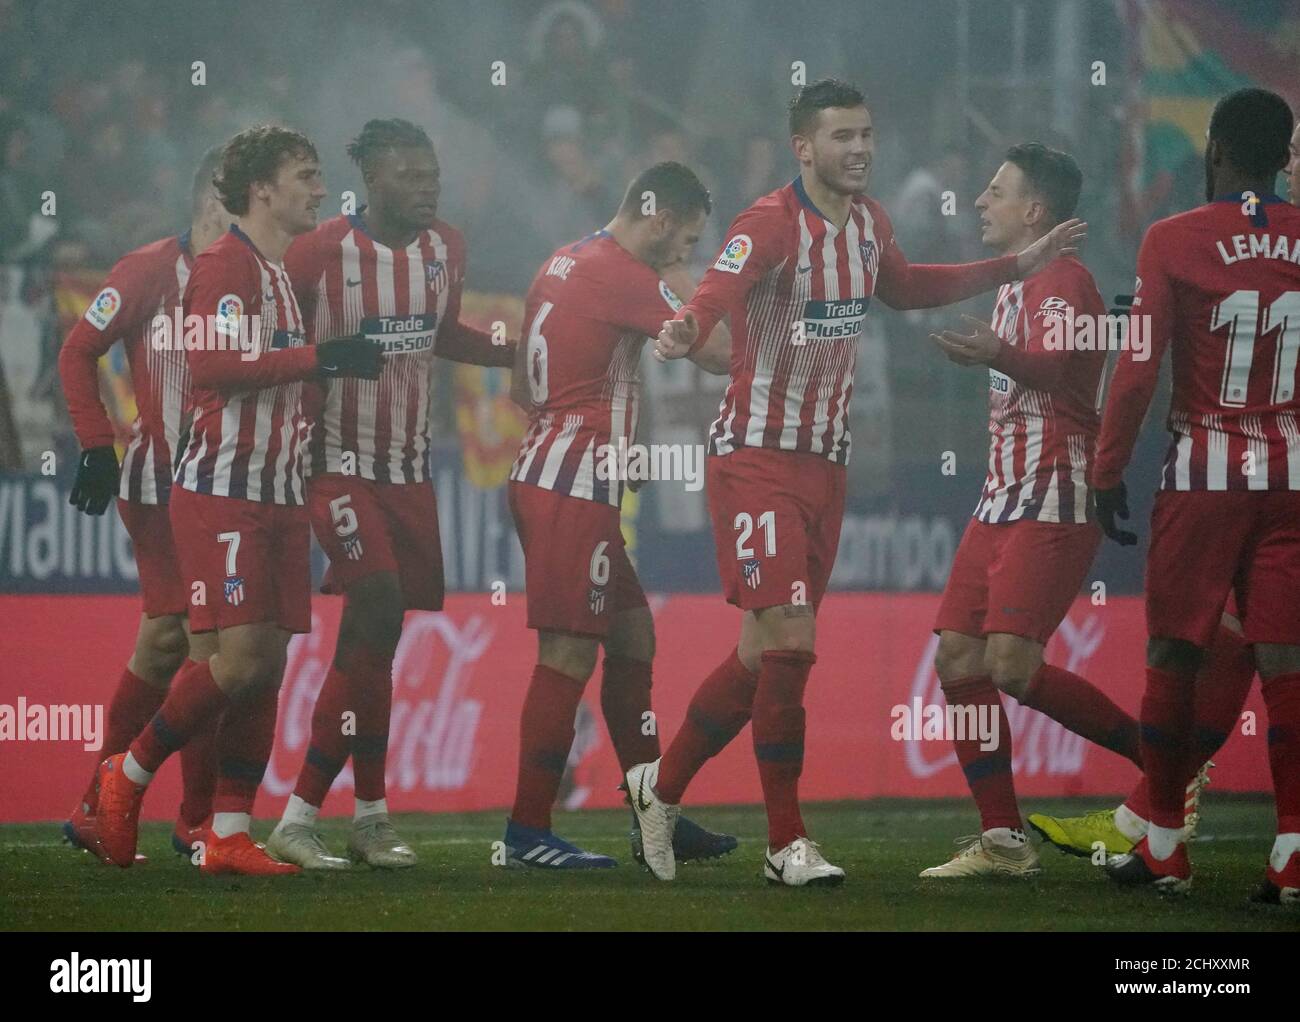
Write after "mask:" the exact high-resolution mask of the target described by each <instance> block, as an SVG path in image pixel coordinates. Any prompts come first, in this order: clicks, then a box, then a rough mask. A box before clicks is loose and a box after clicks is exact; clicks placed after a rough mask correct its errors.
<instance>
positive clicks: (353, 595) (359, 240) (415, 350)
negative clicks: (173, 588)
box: [267, 119, 515, 869]
mask: <svg viewBox="0 0 1300 1022" xmlns="http://www.w3.org/2000/svg"><path fill="white" fill-rule="evenodd" d="M348 155H349V156H351V157H352V159H353V161H354V162H355V163H356V164H357V165H358V167H360V169H361V174H362V177H363V179H364V181H365V185H366V198H367V204H366V205H365V206H363V207H362V208H361V209H359V210H358V211H357V212H356V213H353V214H350V215H347V214H345V215H342V216H338V217H335V218H333V219H331V220H327V221H326V222H325V223H323V224H321V225H320V227H319V228H317V229H316V230H315V231H313V232H312V233H311V234H308V235H304V236H303V237H301V238H298V239H297V240H296V241H295V243H294V244H293V246H292V247H291V248H290V249H289V252H288V254H287V255H286V257H285V263H286V266H287V267H288V269H289V274H290V278H291V279H292V281H293V287H294V291H295V293H296V294H297V296H298V299H299V302H300V303H301V305H302V310H303V318H304V320H305V321H306V324H307V329H308V332H309V334H310V336H311V338H312V340H313V341H322V340H326V339H328V338H333V337H346V336H353V335H362V336H365V337H368V338H371V339H373V340H375V341H377V342H379V343H380V344H381V345H382V346H383V349H384V368H383V372H382V374H381V375H380V377H379V379H378V380H355V379H349V380H346V381H343V380H339V381H329V382H328V384H327V385H326V386H325V387H324V389H323V399H322V400H321V402H320V408H319V410H318V411H317V414H316V424H315V428H314V431H313V435H312V445H311V457H310V481H309V486H308V490H309V493H308V504H309V507H310V510H311V520H312V528H313V530H314V531H315V533H316V538H317V539H318V540H319V541H320V544H321V546H322V547H323V548H324V550H325V552H326V554H328V556H329V561H330V567H329V571H328V573H327V575H326V577H325V582H324V585H323V587H322V588H323V591H324V592H327V593H342V594H343V596H344V603H343V618H342V621H341V623H340V626H339V637H338V645H337V648H336V651H335V654H334V661H333V663H332V665H331V666H330V670H329V673H328V674H327V675H326V678H325V683H324V686H323V687H322V688H321V691H320V695H319V697H318V698H317V701H316V708H315V712H314V714H313V716H312V730H311V740H310V743H309V744H308V747H307V758H306V762H305V763H304V764H303V768H302V772H301V774H300V775H299V777H298V783H297V786H296V787H295V788H294V793H293V795H292V796H291V797H290V799H289V803H288V805H287V806H286V807H285V810H284V816H283V818H282V819H281V820H280V823H279V824H278V825H277V826H276V828H275V831H274V833H273V834H272V835H271V839H270V841H269V842H268V844H267V847H268V849H269V850H270V851H271V853H272V854H273V855H275V856H277V857H278V858H280V859H283V860H284V861H285V862H292V863H296V864H298V865H300V866H302V867H304V868H306V869H339V868H344V867H346V866H347V865H348V862H347V860H346V859H342V858H339V857H337V856H334V855H331V854H330V853H329V850H328V849H327V848H326V847H325V845H324V843H323V842H322V841H321V839H320V836H319V835H318V834H317V832H316V827H315V822H316V816H317V814H318V812H319V810H320V806H321V803H322V802H323V801H324V799H325V794H326V792H328V791H329V788H330V785H331V784H332V783H333V781H334V779H335V777H336V776H337V775H338V773H339V771H340V770H341V769H342V768H343V765H344V763H345V762H346V761H347V759H348V756H349V755H351V757H352V767H353V771H354V779H355V794H356V814H355V816H354V820H353V829H352V835H351V837H350V839H349V841H348V856H349V858H350V859H352V861H354V862H365V863H368V864H369V865H371V866H376V867H386V868H398V867H403V866H411V865H414V863H415V853H414V852H413V851H412V850H411V848H410V847H409V846H408V845H407V844H406V843H405V842H404V841H402V840H401V839H400V838H399V837H398V835H397V833H396V831H395V830H394V829H393V825H392V823H391V821H390V820H389V817H388V807H387V803H386V800H385V788H384V765H385V759H386V753H387V749H388V726H389V716H390V714H391V710H392V685H393V679H392V671H393V656H394V653H395V651H396V648H397V642H398V639H399V637H400V636H401V631H402V619H403V616H404V614H405V612H406V611H407V610H417V609H418V610H441V609H442V599H443V571H442V549H441V545H440V541H439V536H438V509H437V505H436V503H435V500H434V492H433V485H432V482H431V477H430V472H429V464H428V454H429V433H430V414H429V413H430V409H429V398H430V388H431V383H432V374H433V369H434V357H435V356H442V357H443V358H448V359H452V360H453V361H457V362H468V363H472V364H476V365H485V366H510V365H511V364H512V363H513V361H514V352H515V345H514V344H509V343H503V344H494V343H493V341H492V338H491V337H490V336H489V335H488V334H487V333H485V332H483V331H480V330H475V329H472V328H470V327H468V326H465V325H464V324H463V323H461V322H460V302H461V289H462V287H463V284H464V279H465V242H464V240H463V239H462V237H461V234H460V232H459V231H458V230H456V228H454V227H452V226H450V225H449V224H446V223H444V222H443V221H442V220H439V219H438V215H437V213H438V193H439V168H438V159H437V156H436V155H435V153H434V150H433V144H432V142H430V140H429V136H428V135H426V134H425V132H424V130H423V129H422V128H419V127H417V126H416V125H414V124H412V123H410V122H409V121H404V120H400V119H393V120H371V121H368V122H366V125H365V127H364V128H362V130H361V134H359V135H358V136H357V137H356V139H355V140H353V142H352V143H351V144H350V145H349V146H348ZM335 382H337V383H338V384H339V385H338V386H335V385H334V383H335Z"/></svg>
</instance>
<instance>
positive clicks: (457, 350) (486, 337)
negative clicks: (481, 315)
mask: <svg viewBox="0 0 1300 1022" xmlns="http://www.w3.org/2000/svg"><path fill="white" fill-rule="evenodd" d="M518 347H519V343H518V342H517V341H505V342H504V343H501V344H498V343H496V342H495V341H493V340H492V335H491V334H489V333H488V332H487V331H486V330H476V329H475V328H474V327H472V326H468V325H466V324H464V323H462V322H460V320H459V319H458V320H456V321H455V322H452V323H449V324H448V325H447V326H446V327H444V328H443V329H441V330H439V331H438V340H437V342H436V343H435V344H434V347H433V352H434V354H435V355H437V356H438V357H439V358H445V359H448V360H450V361H452V362H461V363H463V364H465V365H475V366H490V367H493V368H497V369H509V368H510V367H511V366H513V365H514V364H515V351H516V349H517V348H518Z"/></svg>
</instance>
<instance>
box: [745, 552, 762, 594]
mask: <svg viewBox="0 0 1300 1022" xmlns="http://www.w3.org/2000/svg"><path fill="white" fill-rule="evenodd" d="M740 570H741V571H742V572H744V574H745V585H747V586H749V588H750V589H757V588H758V587H759V585H761V584H762V579H761V578H760V577H759V561H758V558H757V557H751V558H750V559H749V560H748V561H741V562H740Z"/></svg>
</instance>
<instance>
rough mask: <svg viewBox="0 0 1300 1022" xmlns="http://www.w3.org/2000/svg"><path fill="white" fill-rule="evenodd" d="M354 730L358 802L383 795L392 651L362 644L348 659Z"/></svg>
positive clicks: (391, 692) (390, 702)
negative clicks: (365, 646)
mask: <svg viewBox="0 0 1300 1022" xmlns="http://www.w3.org/2000/svg"><path fill="white" fill-rule="evenodd" d="M348 678H349V679H350V680H351V682H352V706H353V707H354V708H355V709H356V712H357V733H356V737H355V738H353V739H352V770H353V776H354V779H355V783H356V797H357V800H358V801H360V802H380V801H382V800H383V799H384V797H385V794H386V792H385V788H384V768H385V766H386V765H387V761H388V727H389V723H390V721H391V718H392V715H393V654H392V652H390V651H388V650H382V649H370V648H362V649H359V650H357V652H356V654H355V655H354V656H353V657H352V658H350V660H349V662H348Z"/></svg>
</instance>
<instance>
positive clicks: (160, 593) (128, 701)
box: [59, 146, 232, 855]
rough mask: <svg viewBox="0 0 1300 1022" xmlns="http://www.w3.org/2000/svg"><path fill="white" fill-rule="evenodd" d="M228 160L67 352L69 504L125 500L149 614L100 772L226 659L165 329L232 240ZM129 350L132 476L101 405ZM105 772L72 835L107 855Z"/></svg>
mask: <svg viewBox="0 0 1300 1022" xmlns="http://www.w3.org/2000/svg"><path fill="white" fill-rule="evenodd" d="M220 160H221V147H220V146H214V147H212V148H211V149H209V150H208V151H207V153H205V154H204V156H203V158H202V160H201V161H200V162H199V166H198V168H197V169H196V170H195V172H194V184H193V187H192V189H191V191H190V226H189V229H188V230H187V231H186V232H185V233H184V234H181V235H180V236H178V237H170V238H163V239H161V240H159V241H155V242H153V243H152V244H149V245H145V246H144V247H142V248H138V249H136V250H135V251H134V252H130V253H128V254H127V255H125V256H123V257H122V258H121V259H120V260H119V261H118V263H117V265H115V266H114V267H113V269H112V270H111V271H110V272H109V274H108V278H107V279H106V280H105V281H104V286H103V288H102V290H101V291H100V292H99V294H98V295H97V296H96V297H95V299H94V301H92V302H91V304H90V308H88V309H87V310H86V312H85V315H84V316H82V318H81V319H79V320H78V321H77V325H76V326H75V327H73V329H72V332H71V333H69V334H68V338H67V340H66V341H64V343H63V347H62V348H61V349H60V350H59V377H60V380H61V382H62V384H63V393H64V396H65V398H66V400H67V404H68V413H69V415H70V416H71V417H72V425H73V429H74V430H75V432H76V434H77V440H78V441H79V442H80V444H81V458H80V460H79V461H78V463H77V478H76V482H75V483H74V485H73V488H72V494H71V496H70V498H69V499H70V501H71V503H72V504H73V505H75V506H76V507H77V509H78V510H80V511H84V512H85V513H86V514H90V515H102V514H103V513H104V512H105V511H106V510H108V505H109V503H110V502H111V501H112V499H113V497H114V496H115V495H116V497H117V509H118V514H119V515H120V516H121V519H122V524H123V525H125V526H126V531H127V533H128V534H129V535H130V537H131V546H132V548H133V550H134V552H135V561H136V565H137V566H138V569H139V576H140V598H141V602H142V603H143V605H144V606H143V610H142V613H141V615H140V627H139V629H138V631H137V632H136V638H135V651H134V652H133V653H132V654H131V659H130V660H129V661H127V665H126V668H125V670H123V672H122V677H121V679H119V681H118V683H117V688H116V689H115V690H114V692H113V700H112V702H111V703H110V704H109V708H108V730H107V732H106V733H105V736H104V745H103V749H102V754H101V755H100V756H99V759H100V760H102V759H103V758H104V756H111V755H113V754H114V753H118V752H123V751H125V749H126V747H127V745H128V744H130V741H131V739H132V738H134V737H135V735H137V734H138V733H139V732H140V730H141V729H142V728H143V727H144V726H145V725H146V724H147V723H149V720H150V718H152V717H153V715H154V714H155V713H157V712H158V707H159V706H161V705H162V701H163V697H164V696H166V694H167V688H168V686H169V685H170V684H171V681H172V678H173V677H174V676H176V675H177V674H178V673H179V672H182V671H189V670H192V669H193V668H194V666H195V663H196V662H197V661H200V660H206V659H207V658H208V657H209V656H211V655H212V653H213V652H214V650H215V648H216V647H215V646H214V645H213V636H211V635H193V636H191V635H190V634H189V624H188V622H187V620H186V617H185V607H186V602H187V597H188V594H187V593H186V591H185V585H184V582H183V581H182V580H181V573H180V565H179V563H178V562H177V560H176V548H175V545H174V543H173V541H172V527H171V521H170V519H169V518H168V515H167V501H168V498H169V496H170V493H171V482H172V456H173V452H174V451H175V448H176V442H177V440H178V439H179V437H180V434H181V431H182V429H183V419H184V412H185V409H186V405H187V403H188V402H189V397H190V372H189V366H188V365H187V364H186V362H185V350H184V348H183V347H182V345H181V343H180V341H181V338H180V337H177V336H175V334H174V333H173V332H171V330H170V329H167V330H165V331H163V332H162V333H157V332H156V331H155V325H156V324H155V317H161V318H162V319H163V320H166V321H168V322H169V323H174V312H175V310H176V309H177V308H179V307H180V303H181V295H182V294H184V292H185V285H186V282H187V281H188V280H189V276H190V270H191V269H193V266H194V258H195V256H197V255H198V254H199V253H200V252H202V251H203V250H204V249H206V248H207V247H208V246H209V245H211V244H212V243H213V242H214V241H216V240H217V239H218V238H219V237H221V235H223V234H224V233H225V232H226V231H227V230H229V229H230V224H231V220H232V218H231V215H230V213H229V212H228V211H227V210H226V208H225V207H224V206H222V205H221V199H220V198H219V197H218V195H217V190H216V188H215V187H214V186H213V184H212V175H213V173H214V172H215V171H216V169H217V166H218V163H219V162H220ZM118 340H121V341H122V344H123V348H124V352H125V354H126V360H127V364H128V365H129V366H130V368H131V384H132V389H133V391H134V393H135V403H136V418H135V422H133V423H132V424H131V439H130V441H129V442H128V443H127V445H126V453H125V456H124V460H123V467H122V468H121V469H120V470H119V468H118V464H117V454H116V452H115V451H114V449H113V426H112V423H111V422H110V421H109V418H108V413H107V412H106V411H105V409H104V404H103V401H102V400H101V399H100V396H99V367H98V360H99V359H100V358H101V357H102V356H103V355H104V354H106V353H107V352H108V349H109V348H111V347H112V346H113V344H114V343H115V342H116V341H118ZM212 742H213V733H212V730H211V728H209V729H208V730H205V731H202V732H199V733H198V734H196V735H195V736H194V737H193V738H192V739H190V741H189V742H187V743H186V745H185V747H184V748H183V749H181V777H182V780H183V785H184V795H183V797H182V800H181V806H180V814H179V818H178V819H177V821H176V827H175V830H174V831H173V833H172V844H173V846H174V847H175V849H176V851H177V852H179V853H181V854H183V855H190V854H191V850H192V846H193V844H194V842H196V841H206V832H207V820H208V817H209V816H210V815H211V812H212V789H213V786H214V784H215V783H216V771H215V764H214V763H213V753H212ZM98 767H99V763H98V761H96V763H95V769H94V770H93V771H92V772H91V778H90V785H89V786H88V787H87V788H86V792H85V794H84V795H82V797H81V802H80V803H79V804H78V806H77V808H76V809H75V810H73V813H72V815H71V817H69V818H68V820H67V821H66V822H65V823H64V825H63V833H64V836H65V837H66V838H67V839H68V841H69V843H71V844H72V845H73V846H74V847H76V848H84V849H88V850H90V851H94V850H95V841H94V817H95V807H96V804H97V802H98V797H97V794H96V790H95V776H96V775H97V773H98Z"/></svg>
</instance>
